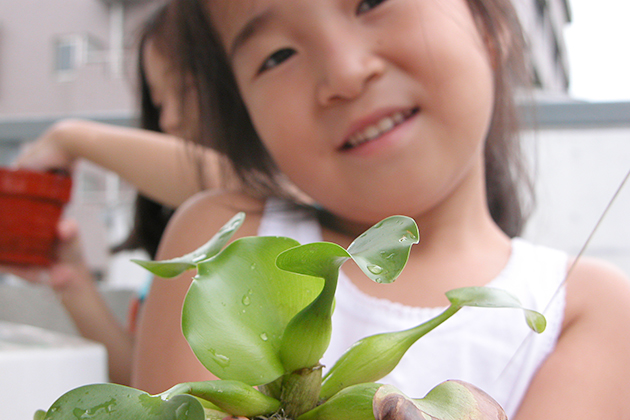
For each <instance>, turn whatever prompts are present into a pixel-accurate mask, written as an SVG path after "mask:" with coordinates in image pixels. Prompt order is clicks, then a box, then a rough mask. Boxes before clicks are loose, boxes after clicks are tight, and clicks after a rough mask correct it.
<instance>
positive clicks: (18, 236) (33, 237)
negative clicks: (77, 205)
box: [0, 168, 72, 266]
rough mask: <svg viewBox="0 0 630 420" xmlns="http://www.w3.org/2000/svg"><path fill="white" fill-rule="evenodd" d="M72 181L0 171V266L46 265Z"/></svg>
mask: <svg viewBox="0 0 630 420" xmlns="http://www.w3.org/2000/svg"><path fill="white" fill-rule="evenodd" d="M71 189H72V178H70V177H69V176H67V175H62V174H57V173H51V172H34V171H28V170H24V169H7V168H0V264H14V265H15V264H19V265H44V266H45V265H49V264H50V263H51V262H52V261H53V258H54V245H55V239H56V236H57V223H58V222H59V218H60V217H61V212H62V211H63V207H64V206H65V205H66V204H67V203H68V201H70V193H71Z"/></svg>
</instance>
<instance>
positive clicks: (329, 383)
mask: <svg viewBox="0 0 630 420" xmlns="http://www.w3.org/2000/svg"><path fill="white" fill-rule="evenodd" d="M446 296H447V297H448V299H449V301H450V302H451V306H449V307H448V308H447V309H446V310H445V311H444V312H442V313H441V314H440V315H438V316H436V317H435V318H432V319H430V320H428V321H427V322H424V323H422V324H420V325H418V326H416V327H414V328H410V329H408V330H404V331H396V332H390V333H383V334H376V335H372V336H369V337H365V338H363V339H361V340H359V341H357V342H356V343H355V344H354V345H353V346H352V347H350V348H349V349H348V350H347V351H346V352H345V353H344V354H343V355H342V356H341V357H340V358H339V359H338V360H337V362H335V364H334V365H333V367H332V368H331V369H330V370H329V371H328V373H327V374H326V376H325V377H324V382H323V384H322V389H321V393H320V397H321V398H323V399H326V398H329V397H331V396H332V395H334V394H335V393H336V392H338V391H339V390H341V389H343V388H344V387H346V386H349V385H353V384H358V383H361V382H374V381H378V380H379V379H381V378H382V377H384V376H385V375H387V374H389V373H390V372H391V371H392V370H394V368H395V367H396V366H397V365H398V363H399V362H400V359H401V358H402V357H403V356H404V354H405V353H406V352H407V350H408V349H409V348H410V347H411V346H412V345H413V344H414V343H415V342H416V341H418V340H419V339H420V338H421V337H423V336H424V335H425V334H427V333H428V332H429V331H431V330H433V329H435V328H436V327H437V326H438V325H440V324H442V323H443V322H444V321H446V320H447V319H448V318H450V317H451V316H453V315H454V314H455V313H456V312H457V311H459V310H460V309H461V308H462V307H464V306H472V307H485V308H517V309H522V310H523V311H525V314H526V317H527V318H526V320H527V322H528V325H529V326H530V328H532V329H533V330H534V331H536V332H542V331H544V329H545V323H546V321H545V317H544V316H543V315H542V314H540V313H538V312H536V311H532V310H529V309H525V308H523V306H522V305H521V303H520V302H519V301H518V299H517V298H516V297H514V296H513V295H511V294H510V293H508V292H506V291H504V290H501V289H493V288H488V287H464V288H460V289H454V290H451V291H448V292H446Z"/></svg>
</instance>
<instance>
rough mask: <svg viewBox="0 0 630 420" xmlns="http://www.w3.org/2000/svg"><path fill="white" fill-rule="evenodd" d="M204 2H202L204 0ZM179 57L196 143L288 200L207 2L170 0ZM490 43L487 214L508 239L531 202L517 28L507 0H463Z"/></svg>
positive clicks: (252, 183)
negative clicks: (192, 100)
mask: <svg viewBox="0 0 630 420" xmlns="http://www.w3.org/2000/svg"><path fill="white" fill-rule="evenodd" d="M206 1H207V0H206ZM175 2H176V4H177V13H176V14H177V17H176V21H177V24H178V26H179V31H178V39H179V41H178V42H179V46H178V52H179V59H180V60H181V65H182V66H183V67H185V68H186V69H187V70H189V71H190V72H191V73H192V74H193V75H194V79H195V80H196V81H197V89H198V95H199V108H200V113H201V115H203V116H204V118H203V119H202V126H201V128H200V131H201V140H202V141H205V142H207V143H206V144H207V145H211V146H212V147H214V148H216V149H217V150H219V151H220V152H222V153H224V154H225V155H226V156H227V157H228V159H229V160H230V161H231V162H232V165H233V167H234V171H235V172H236V174H237V175H238V176H239V178H240V180H241V182H242V183H243V185H244V186H245V187H246V188H247V189H248V190H249V191H252V192H254V193H257V194H260V195H262V196H265V195H280V196H286V194H285V193H284V191H283V189H282V187H281V186H280V185H279V183H278V182H277V179H278V176H279V170H278V168H277V167H276V165H275V163H274V161H273V159H272V158H271V156H270V155H269V153H268V152H267V150H266V149H265V147H264V145H263V143H262V141H261V140H260V138H259V137H258V135H257V134H256V131H255V129H254V126H253V123H252V121H251V119H250V117H249V114H248V112H247V109H246V107H245V104H244V103H243V100H242V98H241V96H240V94H239V90H238V87H237V84H236V80H235V78H234V75H233V73H232V70H231V68H230V65H229V60H228V59H227V56H226V53H225V50H224V48H223V46H222V44H221V42H220V38H219V36H218V34H217V33H216V31H215V29H214V28H213V26H212V24H211V19H210V17H209V12H208V8H207V7H204V5H203V4H202V3H203V2H204V0H175ZM468 4H469V7H470V9H471V10H472V12H473V15H474V17H475V20H476V23H477V26H478V28H479V30H480V32H481V33H482V35H483V36H484V37H485V38H486V39H487V40H488V50H489V53H490V55H491V57H492V61H493V65H494V70H495V92H496V94H495V96H496V97H495V105H494V112H493V117H492V121H491V126H490V129H489V133H488V136H487V139H486V144H485V165H486V168H485V171H486V191H487V201H488V206H489V209H490V213H491V215H492V217H493V219H494V220H495V222H496V223H497V224H498V225H499V227H500V228H501V229H502V230H503V231H504V232H505V233H506V234H508V235H509V236H510V237H514V236H517V235H519V234H520V233H521V231H522V229H523V227H524V225H525V222H526V220H527V217H528V215H529V214H528V213H529V212H528V210H527V207H528V206H529V205H532V204H533V195H532V187H531V182H530V180H529V176H528V173H527V171H526V167H525V165H524V159H523V156H522V153H521V148H520V139H519V137H518V118H517V107H516V104H515V99H514V95H515V87H517V86H519V87H522V86H525V84H526V82H527V80H528V78H527V77H526V72H525V65H524V42H523V35H522V29H521V26H520V24H519V21H518V18H517V16H516V12H515V11H514V8H513V6H512V4H511V0H468Z"/></svg>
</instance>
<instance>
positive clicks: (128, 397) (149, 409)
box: [44, 384, 205, 420]
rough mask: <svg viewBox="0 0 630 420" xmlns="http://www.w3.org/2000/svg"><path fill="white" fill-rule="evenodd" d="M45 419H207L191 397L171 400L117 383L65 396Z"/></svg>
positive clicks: (84, 387) (53, 406)
mask: <svg viewBox="0 0 630 420" xmlns="http://www.w3.org/2000/svg"><path fill="white" fill-rule="evenodd" d="M44 419H45V420H82V419H90V420H120V419H134V420H205V415H204V410H203V407H202V406H201V403H200V402H199V401H197V399H196V398H195V397H192V396H190V395H177V396H174V397H173V398H170V399H167V400H165V399H163V398H161V397H159V396H151V395H149V394H147V393H146V392H143V391H139V390H137V389H134V388H129V387H126V386H122V385H115V384H97V385H86V386H83V387H80V388H76V389H73V390H72V391H69V392H68V393H66V394H64V395H62V396H61V397H60V398H59V399H58V400H57V401H55V402H54V403H53V405H52V406H51V407H50V409H49V410H48V411H47V413H46V416H45V417H44Z"/></svg>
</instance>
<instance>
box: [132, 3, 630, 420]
mask: <svg viewBox="0 0 630 420" xmlns="http://www.w3.org/2000/svg"><path fill="white" fill-rule="evenodd" d="M179 7H180V8H181V9H180V12H181V15H182V16H183V17H184V18H185V24H186V25H183V26H182V30H181V34H182V36H183V39H185V40H187V42H186V47H185V48H184V49H183V50H182V51H183V52H182V53H183V54H184V55H185V56H187V57H190V61H189V63H188V65H189V67H190V68H191V71H193V72H194V74H195V79H196V80H198V81H199V83H200V84H199V87H198V94H199V95H200V106H201V107H202V108H201V112H202V115H204V116H207V118H204V121H207V124H208V125H207V127H206V128H205V130H209V129H212V130H213V133H215V136H214V141H215V142H216V144H217V147H218V148H219V150H222V151H225V153H226V154H227V155H228V156H229V157H230V159H231V161H232V163H233V164H234V167H235V169H236V171H237V172H238V173H239V174H240V175H241V177H242V181H243V184H244V186H245V187H244V188H243V191H242V192H226V193H223V194H217V193H216V192H215V193H201V194H199V195H197V196H196V197H194V198H192V199H191V200H189V201H188V202H187V203H185V204H184V205H183V206H182V207H180V209H179V210H178V211H177V213H176V214H175V216H174V218H173V219H172V220H171V222H170V224H169V226H168V227H167V230H166V232H165V236H164V238H163V240H162V242H161V244H160V248H159V250H158V258H159V259H167V258H172V257H176V256H180V255H183V254H185V253H187V252H189V251H191V250H192V249H194V248H196V247H197V246H199V245H201V244H202V243H204V242H205V241H207V240H208V238H209V237H211V236H212V235H213V234H214V233H215V232H216V231H217V230H218V229H219V228H220V227H221V226H222V225H223V223H225V221H227V220H228V219H229V217H231V216H232V215H233V214H234V212H236V211H245V212H246V213H247V219H246V221H245V224H244V225H243V227H242V228H241V229H240V230H239V232H238V235H239V236H246V235H285V236H293V237H294V238H295V239H297V240H298V241H300V242H302V243H304V242H310V241H318V240H326V241H331V242H336V243H338V244H340V245H341V246H344V247H347V246H348V245H349V244H350V242H351V241H352V240H353V239H354V238H355V237H356V236H358V235H359V234H360V233H362V232H363V231H364V230H365V229H367V228H368V227H369V226H371V225H373V224H374V223H376V222H378V221H379V220H381V219H383V218H385V217H387V216H391V215H393V214H405V215H408V216H412V217H414V219H415V220H416V221H417V223H418V225H419V228H420V233H421V241H420V244H419V245H417V246H415V247H414V248H412V251H411V255H410V258H409V262H408V264H407V267H406V268H405V270H404V271H403V273H402V275H401V276H400V277H399V279H398V280H397V281H396V282H395V283H393V284H391V285H387V286H383V285H377V284H374V283H372V282H371V281H370V280H368V279H367V278H365V276H364V275H363V274H362V273H361V272H360V271H359V269H358V268H357V267H356V266H354V265H351V264H350V263H349V264H347V265H344V267H343V276H341V278H340V280H339V288H338V292H337V295H336V309H335V314H334V315H333V337H332V341H331V345H330V348H329V350H328V352H327V353H326V355H325V356H324V361H323V363H324V364H325V365H328V366H330V365H331V364H332V362H334V360H336V359H337V358H338V357H339V355H340V354H341V352H343V351H345V350H346V348H348V347H349V346H350V345H351V344H352V343H353V342H355V341H356V340H357V339H359V338H361V337H363V336H365V335H368V334H374V333H378V332H383V331H392V330H400V329H404V328H408V327H410V326H414V325H417V324H419V323H421V322H422V321H424V320H426V319H428V318H429V317H431V316H434V315H436V314H437V313H439V312H441V311H442V310H443V308H444V306H446V305H447V301H446V298H445V297H444V293H445V292H446V291H448V290H450V289H454V288H457V287H464V286H484V285H489V286H493V287H499V288H503V289H506V290H508V291H510V292H512V293H513V294H515V295H516V296H517V297H518V298H519V299H520V300H521V302H522V303H523V304H524V305H525V306H526V307H530V308H533V309H537V310H540V311H544V312H545V314H546V316H547V320H548V326H547V330H546V331H545V332H544V333H543V334H542V335H540V336H536V337H531V336H529V335H528V333H527V330H526V327H525V326H524V325H523V324H524V323H523V320H522V314H520V313H516V312H518V311H503V312H500V313H498V312H496V311H492V310H479V309H478V310H470V311H464V312H461V313H458V314H457V315H456V317H454V318H453V319H452V320H449V322H447V323H446V324H444V325H443V326H441V327H440V328H439V329H438V330H436V331H435V332H432V333H431V334H429V335H428V336H427V337H424V338H423V339H422V340H420V342H419V343H417V344H416V345H414V346H413V347H412V349H411V350H410V351H409V352H408V353H407V355H406V356H405V357H404V358H403V360H402V361H401V364H400V365H399V366H398V367H397V368H396V369H395V370H394V372H393V373H392V374H391V375H390V376H389V377H387V378H385V379H384V380H383V381H384V382H389V383H392V384H393V385H396V386H398V387H399V388H400V389H401V390H402V391H403V392H405V393H407V394H408V395H411V396H413V397H422V396H424V394H425V393H426V392H427V391H428V390H429V389H430V388H432V387H433V386H435V385H437V384H438V383H439V382H442V381H444V380H446V379H451V378H457V379H462V380H465V381H468V382H471V383H473V384H474V385H476V386H478V387H480V388H482V389H483V390H485V391H486V392H488V393H489V394H490V395H492V396H493V397H494V398H495V399H497V400H498V402H499V403H500V404H501V405H502V406H503V407H504V408H505V410H506V412H507V413H508V416H509V417H510V418H516V419H528V420H532V419H543V418H567V419H569V418H571V419H576V418H578V419H582V418H583V419H587V418H593V417H595V416H597V417H600V416H606V417H614V418H628V417H629V416H630V407H629V406H628V404H627V403H626V401H627V399H628V396H629V395H628V394H629V392H630V391H628V389H629V388H628V386H627V385H628V379H627V378H629V377H630V363H628V355H629V354H630V337H629V336H628V334H625V333H624V332H623V330H622V329H621V328H623V327H625V326H626V325H628V323H629V322H630V311H628V310H627V306H628V304H629V303H630V286H629V285H630V283H628V279H627V278H626V277H624V275H623V274H621V272H620V271H619V270H617V269H615V268H612V267H609V266H607V265H606V264H604V263H602V262H600V261H594V260H587V259H581V260H580V261H578V262H577V264H576V265H575V266H574V267H573V268H572V270H571V271H570V274H569V277H568V282H567V283H566V285H564V284H563V280H564V279H565V277H566V276H567V273H568V269H569V267H571V266H572V263H573V260H572V259H571V258H569V257H568V256H567V255H565V254H564V253H562V252H559V251H556V250H551V249H548V248H545V247H540V246H535V245H533V244H531V243H528V242H526V241H524V240H522V239H519V238H518V237H517V235H518V233H519V232H520V228H521V227H522V224H523V222H524V216H523V211H522V207H521V204H522V201H520V199H519V195H518V191H519V183H518V179H519V178H518V165H516V164H515V162H514V161H513V159H514V157H515V156H516V154H515V152H514V150H515V149H514V148H515V147H516V145H517V143H516V139H515V137H514V131H513V129H512V127H511V123H512V122H513V120H512V117H513V110H514V105H513V103H512V96H513V90H512V86H513V82H514V81H515V80H516V79H515V76H516V75H518V72H517V71H516V70H517V66H518V65H519V59H520V58H521V54H522V51H521V48H520V47H521V42H520V40H521V35H520V32H519V30H518V25H517V22H516V18H515V16H514V11H513V9H512V6H511V4H510V2H509V1H508V0H439V1H438V0H383V1H373V0H372V1H368V0H318V1H309V0H241V1H239V2H234V1H230V0H181V1H179ZM202 53H203V54H202ZM204 107H205V108H204ZM205 132H207V131H205ZM203 133H204V130H203V129H202V134H203ZM280 173H281V174H283V175H286V176H287V177H288V178H289V179H290V180H291V181H292V182H293V183H295V185H296V186H297V187H299V188H300V189H301V190H302V191H303V192H304V193H305V194H306V195H307V196H309V197H311V198H312V200H314V202H316V203H317V206H314V207H313V208H312V209H305V208H303V207H299V206H296V205H292V204H290V203H288V202H287V201H286V200H285V199H284V197H285V194H284V191H283V190H282V189H281V188H279V187H278V188H274V187H275V186H276V185H277V183H276V179H277V177H278V174H280ZM189 284H190V275H189V274H184V275H182V276H180V278H178V279H175V280H161V279H156V280H155V281H154V283H153V285H152V288H151V291H150V293H149V296H148V298H147V300H146V305H145V307H144V309H143V312H142V315H141V319H140V324H139V331H138V337H137V339H138V341H137V346H136V348H135V363H134V371H133V377H132V384H133V385H134V386H136V387H139V388H143V389H145V390H147V391H149V392H159V391H162V390H164V389H166V388H168V387H170V386H172V385H173V384H174V383H176V382H183V381H193V380H204V379H209V378H211V375H210V374H208V373H207V372H206V371H205V369H204V368H203V367H201V365H200V364H199V362H198V361H197V360H196V359H195V357H194V355H193V353H192V351H191V350H190V349H189V348H188V346H187V344H186V342H185V340H184V338H183V336H182V334H181V330H180V322H181V321H180V312H181V301H182V299H183V296H184V294H185V293H186V290H187V288H188V286H189ZM556 290H559V292H558V293H557V294H556V293H555V292H556ZM174 302H178V304H177V305H175V304H174ZM155 349H159V351H155Z"/></svg>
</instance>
